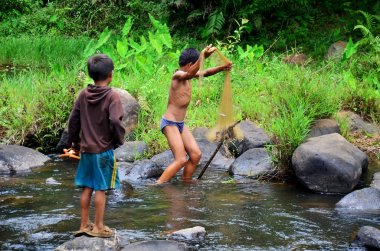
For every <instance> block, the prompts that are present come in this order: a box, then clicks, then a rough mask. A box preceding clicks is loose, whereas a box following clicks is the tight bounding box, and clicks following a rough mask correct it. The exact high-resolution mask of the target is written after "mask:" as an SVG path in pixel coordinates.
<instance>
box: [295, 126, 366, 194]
mask: <svg viewBox="0 0 380 251" xmlns="http://www.w3.org/2000/svg"><path fill="white" fill-rule="evenodd" d="M292 165H293V168H294V171H295V173H296V176H297V178H298V179H299V180H300V182H301V183H302V184H304V185H305V186H306V187H307V188H309V189H311V190H313V191H316V192H326V193H348V192H350V191H352V190H353V188H354V187H355V186H356V185H357V184H358V182H359V178H360V176H361V174H362V169H363V168H364V169H365V168H367V167H368V157H367V155H366V154H365V153H363V152H362V151H360V150H359V149H358V148H357V147H355V146H354V145H352V144H351V143H349V142H348V141H347V140H346V139H345V138H343V137H342V136H341V135H339V134H337V133H333V134H328V135H323V136H319V137H313V138H310V139H308V140H307V141H306V142H305V143H303V144H301V145H300V146H299V147H298V148H297V149H296V150H295V151H294V153H293V157H292Z"/></svg>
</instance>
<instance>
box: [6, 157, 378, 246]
mask: <svg viewBox="0 0 380 251" xmlns="http://www.w3.org/2000/svg"><path fill="white" fill-rule="evenodd" d="M75 168H76V162H75V161H71V160H60V159H56V158H55V160H54V161H52V162H50V163H48V164H46V165H45V166H43V167H41V168H37V169H35V170H34V171H33V172H32V173H30V174H27V175H15V176H2V177H0V184H1V186H0V225H1V228H0V249H1V250H53V249H54V248H56V247H57V246H59V245H60V244H62V243H63V242H65V241H68V240H70V239H72V238H74V237H73V235H72V232H73V231H75V230H77V229H78V227H79V221H80V215H79V208H78V206H79V196H80V190H77V189H75V188H74V186H73V178H74V174H75ZM198 171H199V170H198ZM375 171H380V166H379V165H378V164H376V165H374V164H372V165H371V166H370V168H369V173H368V174H367V175H366V177H369V178H370V177H372V174H373V173H374V172H375ZM49 178H53V179H54V180H55V181H56V183H55V184H54V182H53V184H47V183H46V180H47V179H49ZM368 182H369V181H368V180H363V181H362V183H363V184H368ZM342 196H343V195H326V194H325V195H323V194H315V193H312V192H310V191H306V190H304V189H303V188H301V187H299V186H298V185H297V184H289V183H265V182H264V183H263V182H257V181H254V180H250V179H248V180H247V179H242V180H233V179H231V177H230V176H228V174H227V173H225V172H223V171H214V170H208V171H207V172H206V173H205V175H204V177H203V179H202V180H201V181H199V182H197V183H194V184H183V183H182V182H180V181H178V180H177V181H176V180H175V181H173V182H172V183H170V184H167V185H164V186H157V187H148V186H146V185H134V190H133V192H128V193H123V192H117V193H115V194H112V195H110V196H109V199H108V204H107V211H106V220H105V222H106V223H107V224H108V225H109V226H111V227H113V228H116V229H117V232H118V234H119V235H120V236H121V237H122V242H123V243H125V244H127V243H128V242H136V241H140V240H153V239H166V238H168V237H167V235H166V233H167V232H168V231H172V230H179V229H183V228H189V227H194V226H203V227H205V229H206V231H207V232H208V235H207V237H206V239H205V240H204V241H199V242H191V243H188V244H189V245H191V246H193V247H195V248H196V249H197V250H366V249H365V248H364V247H361V246H359V245H358V244H355V243H354V244H353V243H352V242H353V240H354V236H355V233H356V231H358V229H359V228H360V227H361V226H365V225H369V226H375V227H377V226H379V224H380V212H372V213H368V214H366V213H363V212H356V213H355V212H342V211H336V210H335V209H334V207H335V203H336V202H338V201H339V200H340V199H341V198H342Z"/></svg>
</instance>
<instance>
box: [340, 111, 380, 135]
mask: <svg viewBox="0 0 380 251" xmlns="http://www.w3.org/2000/svg"><path fill="white" fill-rule="evenodd" d="M338 116H340V117H343V118H346V119H347V120H348V124H349V126H350V129H351V131H362V132H365V133H368V134H374V135H378V134H380V127H379V126H376V125H375V124H371V123H369V122H367V121H364V120H363V119H362V118H361V117H360V116H359V115H358V114H356V113H354V112H351V111H343V112H340V113H339V114H338Z"/></svg>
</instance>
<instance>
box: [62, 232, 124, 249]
mask: <svg viewBox="0 0 380 251" xmlns="http://www.w3.org/2000/svg"><path fill="white" fill-rule="evenodd" d="M119 239H120V237H119V236H117V237H116V235H114V236H112V237H111V238H94V237H88V236H85V235H82V236H80V237H77V238H74V239H73V240H70V241H67V242H65V243H63V244H62V245H60V246H58V247H57V248H56V249H55V251H114V250H120V248H121V247H120V243H119Z"/></svg>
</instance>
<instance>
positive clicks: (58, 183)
mask: <svg viewBox="0 0 380 251" xmlns="http://www.w3.org/2000/svg"><path fill="white" fill-rule="evenodd" d="M46 184H48V185H61V184H62V183H60V182H58V181H56V180H55V179H54V178H53V177H50V178H47V179H46Z"/></svg>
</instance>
